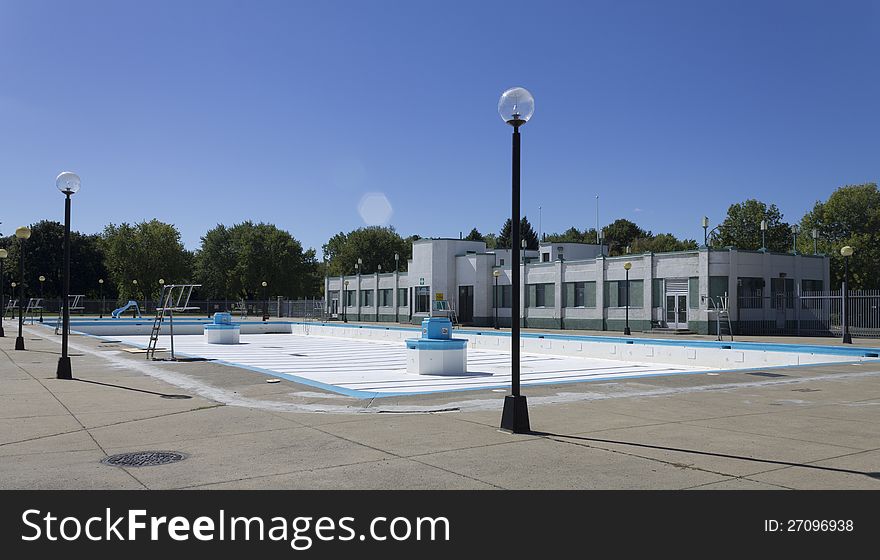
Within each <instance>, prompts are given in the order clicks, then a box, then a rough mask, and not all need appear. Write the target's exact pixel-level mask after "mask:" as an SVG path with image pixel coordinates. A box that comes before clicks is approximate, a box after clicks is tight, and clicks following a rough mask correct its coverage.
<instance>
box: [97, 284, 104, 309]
mask: <svg viewBox="0 0 880 560" xmlns="http://www.w3.org/2000/svg"><path fill="white" fill-rule="evenodd" d="M98 286H100V290H101V313H100V314H99V315H98V318H99V319H103V318H104V279H103V278H98Z"/></svg>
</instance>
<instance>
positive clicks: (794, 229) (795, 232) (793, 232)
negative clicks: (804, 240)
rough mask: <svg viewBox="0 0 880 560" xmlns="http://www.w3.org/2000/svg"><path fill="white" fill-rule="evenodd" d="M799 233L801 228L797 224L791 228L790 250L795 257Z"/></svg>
mask: <svg viewBox="0 0 880 560" xmlns="http://www.w3.org/2000/svg"><path fill="white" fill-rule="evenodd" d="M800 231H801V228H800V226H798V225H797V224H794V225H793V226H791V235H792V241H791V248H792V252H794V254H795V255H797V238H798V233H800Z"/></svg>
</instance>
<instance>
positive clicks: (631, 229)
mask: <svg viewBox="0 0 880 560" xmlns="http://www.w3.org/2000/svg"><path fill="white" fill-rule="evenodd" d="M604 231H605V243H606V244H607V245H608V254H610V255H622V254H624V253H625V252H626V247H627V246H629V247H630V250H632V246H633V245H634V243H635V241H636V240H637V239H643V238H650V237H651V232H650V231H646V230H644V229H642V228H640V227H639V226H637V225H636V224H635V223H633V222H631V221H629V220H627V219H625V218H618V219H617V220H614V221H613V222H611V223H610V224H608V225H607V226H605V228H604Z"/></svg>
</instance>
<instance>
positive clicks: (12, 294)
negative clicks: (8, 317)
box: [9, 282, 18, 319]
mask: <svg viewBox="0 0 880 560" xmlns="http://www.w3.org/2000/svg"><path fill="white" fill-rule="evenodd" d="M9 286H10V288H11V289H10V290H9V300H10V301H12V298H14V297H15V287H16V286H18V284H16V283H15V282H13V283H12V284H10V285H9ZM12 318H13V319H15V307H13V308H12Z"/></svg>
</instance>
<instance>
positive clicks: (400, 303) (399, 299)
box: [397, 288, 407, 307]
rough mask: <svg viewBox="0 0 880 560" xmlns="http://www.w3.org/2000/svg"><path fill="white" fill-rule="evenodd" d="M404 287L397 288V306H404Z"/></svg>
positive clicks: (405, 304) (405, 296)
mask: <svg viewBox="0 0 880 560" xmlns="http://www.w3.org/2000/svg"><path fill="white" fill-rule="evenodd" d="M406 292H407V290H406V288H397V307H406V306H407V303H406V298H407V295H406Z"/></svg>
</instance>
